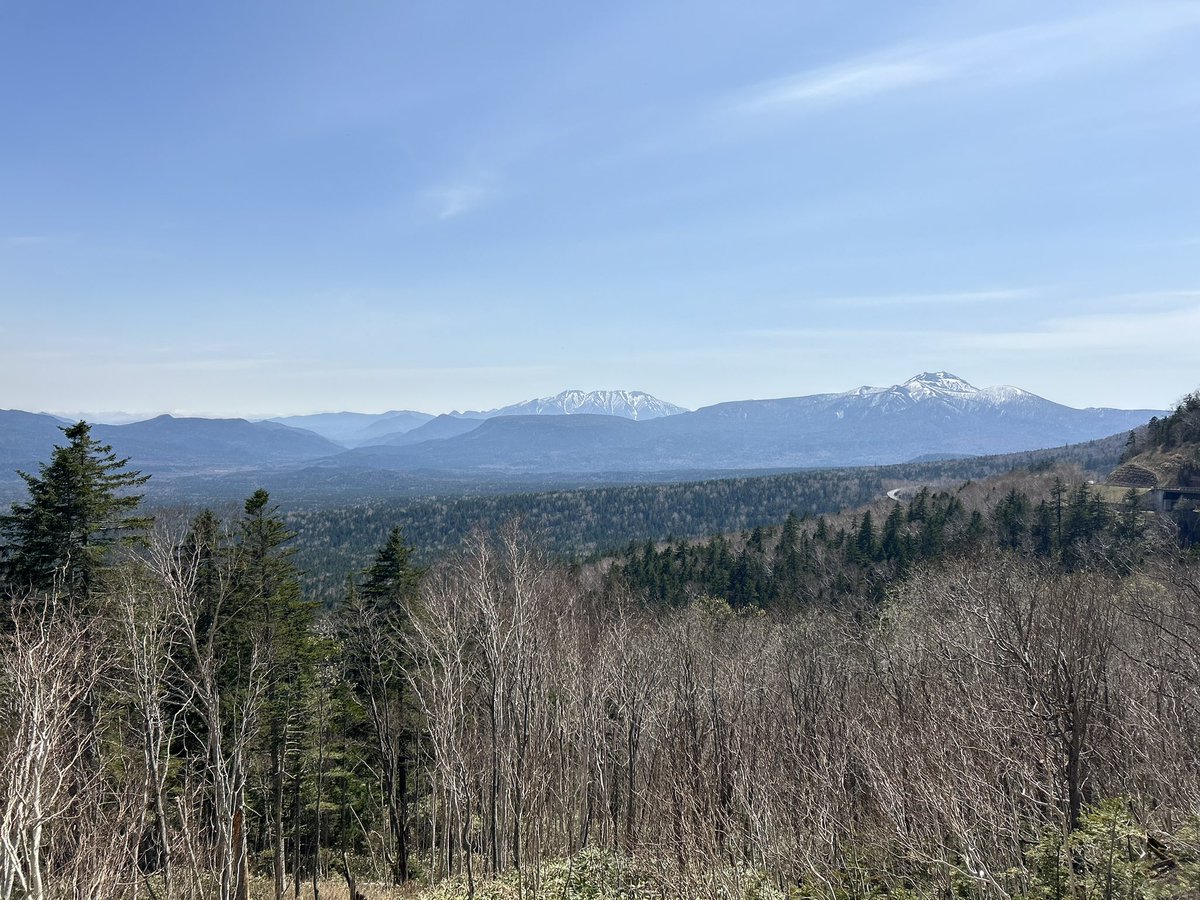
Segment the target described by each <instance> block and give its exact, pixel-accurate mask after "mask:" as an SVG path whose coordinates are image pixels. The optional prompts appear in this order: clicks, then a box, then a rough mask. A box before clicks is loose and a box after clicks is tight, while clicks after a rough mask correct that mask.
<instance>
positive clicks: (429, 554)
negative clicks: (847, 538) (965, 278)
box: [287, 436, 1123, 607]
mask: <svg viewBox="0 0 1200 900" xmlns="http://www.w3.org/2000/svg"><path fill="white" fill-rule="evenodd" d="M1122 441H1123V436H1117V437H1116V438H1115V439H1114V438H1107V439H1104V440H1100V441H1092V442H1090V443H1087V444H1079V445H1075V446H1072V447H1064V448H1057V449H1053V450H1038V451H1033V452H1029V453H1018V454H1007V455H1003V456H989V457H973V458H969V459H958V460H939V461H934V462H921V463H908V464H904V465H897V466H878V467H875V466H868V467H861V468H853V469H813V470H808V471H801V472H789V473H785V474H770V475H760V476H753V477H745V476H743V477H736V478H713V479H707V480H703V481H690V482H683V483H666V484H635V485H620V486H613V487H599V488H584V489H578V490H553V491H541V492H522V493H507V494H500V493H495V494H491V493H484V492H481V493H478V494H476V495H472V496H442V497H433V498H423V499H414V498H411V497H410V498H403V497H394V496H387V497H377V498H372V499H366V500H363V501H362V502H358V503H354V504H343V505H331V504H329V503H328V502H321V503H315V502H308V503H304V502H299V501H302V499H303V498H302V497H297V498H296V501H297V502H296V505H295V506H294V507H293V508H292V509H291V510H290V511H289V514H288V517H287V520H288V525H289V526H290V527H291V528H293V529H294V530H296V531H297V532H299V538H298V540H297V542H296V545H295V546H296V549H297V553H296V561H297V564H298V565H299V566H300V567H301V568H302V569H303V570H305V572H306V575H305V579H304V584H305V593H306V595H307V596H309V597H310V598H312V599H314V600H317V601H319V602H321V603H322V604H324V605H326V606H329V607H332V606H334V605H335V604H336V603H337V602H338V601H340V600H341V599H342V596H343V593H344V588H345V578H346V575H347V574H348V573H351V572H360V571H362V570H363V568H364V567H365V566H367V565H369V564H370V561H371V560H372V558H373V556H374V553H375V551H376V548H378V547H379V546H380V545H381V544H382V543H383V542H384V541H386V539H387V535H388V533H389V531H390V530H391V529H392V528H393V527H396V526H399V527H400V528H401V529H402V531H403V533H404V536H405V539H406V541H407V542H408V544H409V546H411V547H412V548H413V559H414V561H416V562H418V563H429V562H432V561H433V560H434V559H436V558H438V557H439V556H441V555H443V554H445V553H447V552H449V551H450V550H452V549H453V548H454V547H456V546H458V545H459V544H460V543H461V541H462V540H463V539H464V538H465V537H466V535H467V534H468V533H469V532H470V531H471V530H472V529H473V528H475V527H481V528H484V529H486V530H495V529H497V528H499V527H500V526H501V525H503V524H504V523H505V522H508V521H510V520H513V519H520V520H521V521H522V522H523V524H524V528H525V530H526V531H527V532H528V533H530V534H532V535H536V536H537V539H538V541H539V543H540V544H541V546H543V547H544V548H545V549H547V550H549V551H551V552H554V553H558V554H562V555H568V556H575V557H577V558H579V557H582V558H587V557H589V556H591V557H595V556H606V555H609V554H611V553H613V552H614V551H617V550H619V549H620V548H621V547H623V546H625V545H627V544H628V543H629V542H630V541H634V542H644V541H646V540H654V541H659V540H662V539H663V538H664V537H666V536H667V535H673V536H674V537H676V538H679V539H682V540H688V539H693V538H699V537H706V536H708V535H713V534H719V533H729V532H734V531H750V530H752V529H753V528H754V527H755V526H762V527H763V528H764V530H765V529H766V528H767V526H770V525H773V524H776V523H779V522H782V521H783V520H784V519H785V517H787V516H788V514H789V513H793V512H794V513H795V515H796V516H797V517H798V518H806V519H807V518H813V517H820V516H822V515H829V514H832V513H836V512H839V511H841V510H843V509H848V508H853V507H858V506H862V505H864V504H866V503H869V502H871V501H872V500H875V499H877V498H878V497H880V496H882V495H883V493H884V491H885V487H884V484H885V482H888V481H909V482H944V481H965V480H967V479H981V478H985V477H988V476H990V475H996V474H1000V473H1004V472H1009V471H1012V470H1013V469H1017V468H1023V469H1029V468H1033V467H1035V466H1037V465H1039V464H1044V466H1045V467H1047V468H1048V467H1052V466H1054V465H1056V464H1059V463H1067V464H1074V465H1077V466H1079V467H1080V468H1082V469H1083V470H1084V471H1085V472H1087V473H1092V474H1096V475H1099V474H1102V473H1105V472H1108V471H1109V470H1111V469H1112V468H1113V467H1114V466H1115V465H1116V464H1117V460H1118V457H1119V455H1120V451H1121V448H1122ZM875 525H876V526H877V527H878V525H879V523H878V522H876V523H875ZM930 538H931V539H934V538H936V535H932V534H931V535H930ZM767 562H768V563H769V562H770V560H769V559H768V560H767ZM742 578H743V580H744V581H745V582H746V583H747V584H749V585H755V584H757V581H758V573H756V572H754V571H753V570H752V569H751V568H750V567H749V564H748V567H747V569H746V570H745V571H743V573H742ZM750 589H752V588H747V590H750ZM722 590H724V589H722Z"/></svg>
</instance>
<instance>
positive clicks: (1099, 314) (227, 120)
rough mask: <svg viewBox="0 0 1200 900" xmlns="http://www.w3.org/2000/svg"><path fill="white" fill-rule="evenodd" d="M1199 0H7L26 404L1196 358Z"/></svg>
mask: <svg viewBox="0 0 1200 900" xmlns="http://www.w3.org/2000/svg"><path fill="white" fill-rule="evenodd" d="M1198 263H1200V0H1191V2H1151V0H1139V2H1130V3H1111V4H1110V3H1105V2H1081V3H1072V2H1069V0H1068V2H1061V3H1054V4H1047V3H1044V2H1038V3H1033V2H1021V0H1016V2H1012V0H1007V2H989V0H972V2H971V3H962V2H960V0H955V2H920V0H915V2H906V3H893V2H884V0H875V2H856V0H837V2H823V0H806V2H804V3H796V2H795V0H785V2H772V0H762V2H756V3H753V4H747V3H745V2H712V0H691V2H688V3H679V2H672V3H663V2H657V0H633V2H625V0H606V2H604V3H589V4H582V3H562V2H557V0H537V2H530V0H508V2H505V3H488V2H481V0H476V2H474V3H466V2H459V0H430V2H423V0H406V2H388V0H373V2H365V0H346V2H337V3H334V2H329V0H324V2H310V0H287V2H283V0H275V2H266V0H264V2H259V0H240V2H237V3H233V2H228V3H227V2H223V0H206V2H203V3H188V4H184V3H150V2H141V3H138V2H128V3H95V2H82V0H78V2H56V0H6V2H4V3H3V4H0V407H8V408H20V409H28V410H37V411H42V410H46V411H56V412H70V413H76V412H80V411H90V412H93V413H98V412H100V411H111V410H124V411H128V412H133V413H147V414H149V413H157V412H163V411H167V412H174V413H177V414H191V415H233V416H266V415H274V414H299V413H308V412H316V411H333V410H344V409H345V410H360V411H368V412H373V411H382V410H386V409H398V408H408V409H419V410H425V411H428V412H434V413H437V412H444V411H448V410H450V409H453V408H458V409H463V408H474V409H486V408H490V407H496V406H501V405H505V404H508V403H512V402H516V401H519V400H523V399H527V398H530V397H535V396H545V395H549V394H554V393H557V392H558V391H560V390H563V389H565V388H581V389H596V388H611V389H627V390H643V391H648V392H649V393H652V394H654V395H656V396H659V397H661V398H663V399H665V400H669V401H672V402H675V403H679V404H681V405H684V406H687V407H691V408H695V407H699V406H704V405H707V404H710V403H716V402H720V401H725V400H735V399H748V398H766V397H783V396H797V395H802V394H810V393H818V392H825V391H838V390H848V389H852V388H854V387H857V386H858V385H861V384H875V385H889V384H893V383H897V382H900V381H903V380H904V379H906V378H908V377H909V376H911V375H913V374H915V373H917V372H921V371H926V370H948V371H951V372H954V373H956V374H957V375H959V376H961V377H963V378H965V379H967V380H968V381H970V382H972V383H974V384H977V385H979V386H986V385H993V384H1015V385H1018V386H1020V387H1023V388H1026V389H1028V390H1032V391H1034V392H1035V393H1038V394H1041V395H1042V396H1045V397H1048V398H1049V399H1052V400H1056V401H1059V402H1063V403H1067V404H1070V405H1073V406H1121V407H1131V408H1163V407H1166V406H1168V405H1170V404H1171V403H1173V402H1174V401H1175V400H1177V399H1178V398H1179V397H1180V396H1181V395H1183V394H1184V393H1186V392H1187V391H1189V390H1193V389H1195V388H1197V387H1198V386H1200V265H1198Z"/></svg>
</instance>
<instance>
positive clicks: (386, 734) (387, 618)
mask: <svg viewBox="0 0 1200 900" xmlns="http://www.w3.org/2000/svg"><path fill="white" fill-rule="evenodd" d="M651 552H652V548H651ZM422 574H423V572H422V570H421V569H419V568H417V567H416V566H415V565H413V562H412V549H411V548H410V547H409V546H408V545H407V544H405V542H404V537H403V535H402V533H401V531H400V529H399V528H393V529H392V530H391V532H390V533H389V534H388V538H387V541H386V543H385V544H384V545H383V546H382V547H381V548H379V551H378V553H377V554H376V555H375V560H374V562H372V564H371V565H370V566H369V567H368V568H367V570H366V571H365V572H364V573H363V576H364V577H363V581H362V583H361V585H359V586H358V588H357V589H355V587H354V585H353V584H351V589H350V590H349V591H348V593H347V597H346V601H345V603H344V604H343V605H342V607H341V608H340V609H339V611H338V615H337V629H338V635H339V637H340V638H341V640H342V645H343V648H344V652H345V656H346V674H347V676H348V678H349V680H350V682H351V684H352V685H353V687H354V690H355V692H356V693H357V694H358V697H359V701H360V703H361V704H362V707H363V709H364V710H365V712H366V714H367V720H368V722H369V724H370V729H371V731H372V733H373V737H374V747H373V748H372V750H373V752H372V753H371V754H370V755H371V756H372V757H373V764H374V766H375V767H377V771H378V772H379V773H380V776H381V779H380V780H381V782H382V784H381V787H382V789H383V801H384V806H385V812H386V815H387V820H388V831H389V834H390V838H391V840H390V843H391V847H390V852H389V854H388V855H389V860H390V868H391V876H392V880H393V881H394V882H395V883H396V884H401V883H403V882H405V881H407V880H408V878H409V870H408V856H409V836H408V819H409V806H408V799H409V772H410V770H411V767H412V763H413V744H414V738H415V730H416V726H415V722H414V720H415V718H416V716H417V711H416V706H415V704H414V702H413V699H412V698H411V697H410V696H409V694H408V691H407V690H406V686H407V679H408V672H407V668H408V666H409V656H408V638H409V635H410V633H411V624H410V622H411V615H412V610H413V607H414V605H415V604H416V603H417V600H418V592H419V590H420V582H421V576H422Z"/></svg>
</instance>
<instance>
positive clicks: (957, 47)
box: [733, 3, 1200, 114]
mask: <svg viewBox="0 0 1200 900" xmlns="http://www.w3.org/2000/svg"><path fill="white" fill-rule="evenodd" d="M1197 27H1200V3H1146V4H1138V5H1136V6H1134V7H1131V8H1129V9H1125V10H1117V11H1110V12H1103V13H1098V14H1095V15H1090V16H1085V17H1080V18H1075V19H1068V20H1060V21H1056V22H1048V23H1042V24H1039V25H1031V26H1027V27H1023V28H1013V29H1007V30H1003V31H996V32H990V33H988V34H983V35H976V36H973V37H967V38H959V39H953V40H946V41H942V42H940V43H923V44H917V43H913V44H903V45H898V46H894V47H890V48H888V49H885V50H883V51H880V52H878V53H874V54H869V55H866V56H861V57H857V58H855V59H851V60H848V61H846V62H844V63H840V64H837V65H834V66H829V67H827V68H822V69H814V70H807V71H803V72H798V73H795V74H793V75H790V76H788V77H785V78H781V79H778V80H775V81H770V82H766V83H763V84H758V85H755V86H753V87H751V88H750V89H749V90H747V91H746V92H744V93H743V95H742V96H741V97H740V98H738V99H737V100H736V101H735V103H734V104H733V106H734V110H735V111H737V112H740V113H750V114H769V113H784V112H799V111H803V110H817V109H822V108H828V107H834V106H839V105H843V104H848V103H854V102H858V101H864V100H869V99H873V98H876V97H880V96H883V95H886V94H894V93H897V92H900V91H905V90H910V89H915V88H918V87H922V86H928V85H933V84H942V83H948V82H953V83H954V84H956V85H958V86H979V85H987V84H1001V83H1012V82H1020V81H1036V80H1040V79H1044V78H1049V77H1053V76H1056V75H1063V74H1066V73H1069V72H1071V71H1075V70H1079V69H1085V68H1091V67H1094V66H1097V65H1103V64H1106V63H1112V62H1117V61H1122V60H1128V59H1135V58H1138V57H1140V56H1143V55H1145V54H1147V53H1149V52H1150V51H1152V50H1153V49H1154V48H1155V47H1157V46H1159V45H1160V44H1161V43H1162V42H1164V41H1166V40H1169V39H1172V38H1177V37H1179V36H1180V35H1181V34H1183V33H1186V32H1187V31H1191V30H1195V29H1196V28H1197Z"/></svg>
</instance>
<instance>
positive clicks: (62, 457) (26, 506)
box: [0, 422, 150, 602]
mask: <svg viewBox="0 0 1200 900" xmlns="http://www.w3.org/2000/svg"><path fill="white" fill-rule="evenodd" d="M62 431H63V434H64V435H65V436H66V438H67V443H66V444H65V445H64V446H56V447H55V448H54V452H53V454H52V456H51V458H50V462H49V463H44V464H42V465H41V466H40V469H39V474H38V475H30V474H28V473H26V472H20V473H18V474H20V476H21V478H22V479H24V481H25V486H26V488H27V490H28V493H29V500H28V501H27V502H24V503H14V504H13V505H12V511H11V512H10V513H9V514H8V515H5V516H0V538H2V540H3V578H4V582H5V584H6V585H7V586H8V587H9V588H10V589H11V590H14V591H23V590H29V589H33V590H38V591H44V590H50V589H55V588H56V589H58V590H59V591H60V592H61V593H62V594H63V595H65V596H66V597H67V598H68V599H69V600H71V601H72V602H82V601H85V600H86V599H87V597H88V596H89V595H90V594H91V592H92V591H93V589H94V588H96V587H97V585H98V582H99V581H100V579H101V578H102V576H103V574H104V572H105V570H106V568H107V566H108V565H109V564H110V563H111V561H112V552H113V550H114V549H115V548H117V547H119V546H122V545H128V544H129V543H130V542H131V541H133V540H134V539H135V537H136V535H137V534H138V532H140V531H141V530H143V529H144V528H146V526H147V525H148V524H149V523H150V519H148V518H146V517H142V516H137V515H135V511H136V509H137V507H138V504H139V503H140V502H141V499H142V495H141V494H134V493H130V492H129V491H130V490H131V489H133V488H137V487H140V486H141V485H143V484H145V483H146V481H147V480H148V479H149V477H150V476H148V475H142V474H140V473H138V472H135V471H126V470H125V466H126V464H127V463H128V459H119V458H118V457H117V455H116V454H115V453H114V452H113V449H112V447H110V446H108V445H107V444H101V443H100V442H99V441H97V440H96V439H95V438H93V437H92V435H91V427H90V426H89V425H88V424H87V423H86V422H77V423H76V424H74V425H70V426H66V427H64V428H63V429H62Z"/></svg>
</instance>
